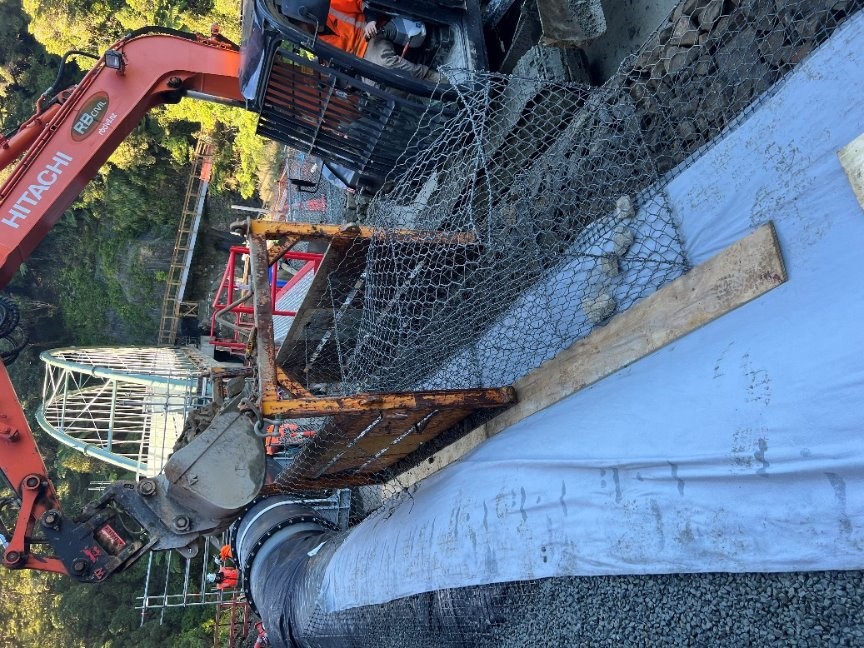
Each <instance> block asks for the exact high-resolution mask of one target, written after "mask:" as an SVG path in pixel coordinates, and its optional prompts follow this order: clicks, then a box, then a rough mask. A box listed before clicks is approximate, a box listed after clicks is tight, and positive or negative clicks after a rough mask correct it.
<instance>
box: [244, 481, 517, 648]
mask: <svg viewBox="0 0 864 648" xmlns="http://www.w3.org/2000/svg"><path fill="white" fill-rule="evenodd" d="M231 534H232V535H231V541H232V545H233V550H234V555H235V556H236V557H237V561H238V566H239V568H240V570H241V572H242V574H243V579H244V581H243V582H244V587H245V590H246V597H247V600H248V601H249V602H250V604H251V605H252V607H253V608H254V609H255V611H256V612H257V613H258V615H259V616H260V617H261V620H262V621H263V623H264V627H265V629H266V630H267V635H268V638H269V640H270V643H271V645H272V646H273V647H274V648H346V647H348V648H352V647H359V646H363V647H365V646H376V647H377V646H385V645H386V646H400V648H412V647H414V646H423V647H424V648H425V647H428V646H430V645H434V646H436V647H458V648H464V647H468V646H473V645H475V642H476V640H477V638H478V637H482V636H483V635H484V634H485V633H487V632H488V631H489V629H490V628H493V627H495V626H496V625H500V624H501V623H502V622H503V620H504V618H505V615H506V610H507V609H508V608H509V604H508V584H506V583H504V584H493V585H487V586H472V587H466V588H459V589H455V590H452V589H451V590H438V591H433V592H424V593H421V594H417V595H414V596H409V597H406V598H402V599H397V600H394V601H390V602H388V603H382V604H380V605H370V606H364V607H358V608H349V609H346V610H342V611H339V612H327V611H326V610H325V609H323V608H322V607H321V606H320V605H319V603H320V601H319V593H320V592H321V586H322V583H323V580H324V573H325V571H326V569H327V566H328V564H329V563H330V560H331V558H332V557H333V555H334V553H336V552H337V551H338V550H339V548H340V547H341V546H342V544H343V541H344V539H345V538H346V537H347V535H348V532H340V531H338V530H337V529H336V527H335V526H334V525H333V523H331V522H330V521H328V520H327V519H325V518H323V517H322V516H321V515H320V514H318V513H316V512H315V511H314V510H312V509H310V508H308V507H305V506H302V505H299V504H297V503H296V500H292V499H291V497H289V496H287V495H278V496H275V497H269V498H266V499H263V500H260V501H259V502H257V503H255V504H254V505H253V506H252V507H251V508H250V509H249V510H248V511H247V512H246V513H245V514H244V515H243V517H241V518H240V519H239V520H238V521H237V522H236V523H235V525H234V527H232V531H231ZM369 578H375V575H374V574H370V575H369ZM356 586H357V587H362V583H357V584H356ZM430 641H433V642H434V643H430Z"/></svg>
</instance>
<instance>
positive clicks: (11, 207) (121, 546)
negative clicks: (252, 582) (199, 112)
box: [0, 28, 264, 582]
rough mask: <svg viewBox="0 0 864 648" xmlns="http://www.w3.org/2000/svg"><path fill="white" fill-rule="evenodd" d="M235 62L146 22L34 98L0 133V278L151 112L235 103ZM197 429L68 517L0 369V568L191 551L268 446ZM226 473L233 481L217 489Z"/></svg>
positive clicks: (253, 489)
mask: <svg viewBox="0 0 864 648" xmlns="http://www.w3.org/2000/svg"><path fill="white" fill-rule="evenodd" d="M239 65H240V52H239V48H238V47H237V46H236V45H234V44H233V43H231V42H230V41H228V40H227V39H225V38H223V37H221V36H220V35H219V34H218V32H217V31H215V30H214V32H213V34H211V36H209V37H202V36H196V35H191V34H186V33H181V32H176V31H170V30H165V29H159V28H147V29H145V30H142V31H139V32H136V33H134V34H131V35H129V36H127V37H125V38H123V39H122V40H120V41H119V42H117V43H115V44H114V45H113V46H112V47H111V48H110V49H109V50H108V51H107V52H105V54H104V55H103V56H102V57H101V58H100V59H99V61H98V63H97V64H96V66H95V67H94V68H93V69H92V70H90V72H89V73H87V74H86V75H85V76H84V78H83V79H82V80H81V81H80V83H78V84H77V85H76V86H74V87H72V88H69V89H67V90H64V91H62V92H60V93H59V94H57V95H56V96H53V97H45V96H44V95H43V98H42V99H40V101H39V102H38V104H37V112H36V114H35V115H34V116H33V117H32V118H31V119H29V120H28V121H27V122H26V123H24V124H22V125H21V126H20V127H19V128H18V129H17V130H16V131H15V132H14V133H12V134H9V135H8V136H2V137H0V169H3V168H7V167H9V166H11V165H12V164H13V163H15V162H16V161H17V166H16V167H15V168H14V171H13V172H12V174H11V175H10V177H9V178H8V179H7V180H6V182H5V184H3V186H2V188H0V286H5V285H6V284H8V283H9V281H10V280H11V278H12V276H13V275H14V273H15V272H16V270H17V269H18V267H19V266H20V265H21V263H22V262H23V261H24V260H25V259H26V258H27V257H28V256H29V254H30V253H31V252H32V251H33V250H34V248H35V247H36V246H37V245H38V244H39V242H40V241H41V240H42V239H43V238H44V236H45V235H46V233H47V232H48V231H49V230H50V229H51V227H52V226H53V225H54V223H56V222H57V220H58V219H59V218H60V216H61V215H62V214H63V212H64V211H65V210H66V209H67V208H68V207H69V206H70V205H71V203H72V202H73V201H74V200H75V198H76V197H77V196H78V194H79V193H80V191H81V189H82V188H83V187H84V185H85V184H86V183H87V182H88V181H89V180H90V179H91V178H92V177H93V175H95V174H96V172H97V171H98V169H99V167H100V166H101V165H102V164H103V163H104V162H105V161H106V160H107V159H108V157H109V156H110V155H111V153H112V152H113V151H114V150H115V149H116V148H117V146H118V145H119V143H120V142H121V141H122V140H123V138H125V137H126V136H127V135H128V134H129V133H130V131H131V130H132V129H133V128H134V127H135V126H136V125H137V124H138V122H139V121H140V120H141V118H142V117H143V116H144V114H145V112H146V111H147V110H149V109H150V108H152V107H154V106H157V105H160V104H164V103H170V102H177V101H179V100H180V99H181V98H182V97H188V96H195V97H199V98H202V99H213V100H216V101H220V102H223V103H224V102H228V103H232V104H235V105H238V106H241V107H244V106H245V101H244V100H243V97H242V95H241V93H240V87H239V82H238V68H239ZM0 315H2V319H3V321H2V322H0V329H3V333H4V334H8V332H9V331H8V330H7V329H10V330H11V328H13V326H14V325H15V324H16V323H17V320H18V316H17V313H16V312H15V311H14V308H13V306H12V303H11V302H9V301H8V300H5V299H4V300H3V308H2V309H0ZM202 437H207V439H203V440H201V441H200V442H199V443H196V442H195V441H193V442H192V443H190V444H189V445H188V446H186V447H185V448H183V449H182V450H180V451H178V452H176V453H175V454H174V456H173V457H172V458H171V460H169V462H168V465H166V467H165V470H164V472H163V473H162V474H160V475H159V476H158V477H155V478H151V479H144V480H142V481H139V482H137V483H134V482H118V483H116V484H114V485H112V486H111V487H109V488H108V489H107V490H106V491H105V492H104V494H103V495H102V497H101V498H100V499H99V500H98V501H96V502H93V503H92V504H90V505H88V506H87V507H86V509H85V510H84V512H83V513H82V514H81V515H80V516H77V517H75V518H74V519H73V518H71V517H67V516H65V515H64V513H63V512H62V511H61V508H60V504H59V501H58V498H57V494H56V492H55V489H54V486H53V485H52V483H51V481H50V479H49V478H48V474H47V471H46V468H45V464H44V461H43V460H42V457H41V455H40V454H39V451H38V449H37V447H36V444H35V442H34V439H33V435H32V433H31V430H30V427H29V425H28V423H27V419H26V418H25V415H24V412H23V411H22V409H21V405H20V403H19V401H18V399H17V397H16V395H15V391H14V389H13V387H12V384H11V382H10V380H9V375H8V373H7V371H6V368H5V366H3V365H2V364H0V471H2V474H3V477H4V478H5V480H6V482H7V483H8V486H9V487H10V488H11V490H12V491H14V493H15V496H14V497H11V498H7V499H6V500H4V505H6V506H11V507H13V508H17V509H18V516H17V521H16V523H15V526H14V529H9V530H7V529H5V528H4V529H2V530H0V532H2V535H3V540H4V545H5V546H4V549H5V551H4V555H3V563H4V564H5V566H6V567H9V568H12V569H21V568H30V569H39V570H45V571H51V572H57V573H64V574H69V575H70V576H72V577H73V578H75V579H77V580H79V581H83V582H98V581H102V580H104V579H106V578H108V577H109V576H110V575H111V574H113V573H115V572H118V571H121V570H123V569H124V568H125V567H127V566H128V565H130V564H131V563H132V562H134V561H135V560H136V559H137V558H139V557H140V556H141V555H143V554H144V553H146V552H147V551H149V550H153V549H171V548H173V549H178V550H180V551H181V552H185V553H186V554H187V555H191V554H193V553H194V552H195V550H196V549H195V546H196V545H195V541H196V540H197V539H198V538H199V537H200V536H201V535H204V534H208V533H213V532H216V531H219V530H221V529H224V528H225V527H226V526H227V525H228V524H229V523H230V522H231V521H232V520H233V519H234V518H235V517H236V514H237V512H238V511H239V510H240V509H242V507H243V506H245V505H246V504H247V503H248V501H250V500H251V499H252V498H253V497H254V496H255V495H256V494H257V492H258V491H259V490H260V488H261V485H262V483H263V479H264V450H263V447H262V444H261V441H260V439H258V438H257V437H256V436H255V434H254V430H253V429H252V424H251V422H250V421H249V420H248V419H247V418H246V417H245V416H244V415H241V414H239V413H237V412H235V413H233V414H226V415H222V416H221V417H217V418H216V419H215V420H214V422H213V425H212V426H211V427H210V428H208V430H207V431H205V432H204V433H203V434H202V435H201V437H199V439H202ZM250 458H251V459H250ZM238 462H239V463H241V464H242V467H241V469H240V470H239V472H238V470H237V466H235V463H238ZM226 474H231V475H237V477H236V478H235V479H234V480H229V481H230V482H231V483H225V480H224V475H226ZM208 475H220V476H221V477H220V480H219V481H218V482H216V481H215V480H213V481H211V480H210V479H209V478H208Z"/></svg>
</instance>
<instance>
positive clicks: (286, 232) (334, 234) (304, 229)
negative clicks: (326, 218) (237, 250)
mask: <svg viewBox="0 0 864 648" xmlns="http://www.w3.org/2000/svg"><path fill="white" fill-rule="evenodd" d="M248 233H249V234H250V235H257V236H263V237H265V238H268V239H278V238H282V237H296V238H298V239H300V240H303V241H308V240H316V239H317V240H321V239H324V240H339V239H343V240H354V239H371V238H372V237H374V236H387V237H388V238H396V239H403V240H408V241H416V242H417V243H437V244H450V245H470V244H472V243H476V242H477V237H476V236H475V235H474V234H473V233H472V232H436V231H428V230H410V229H394V230H387V229H383V228H376V227H366V226H362V225H319V224H313V223H285V222H282V221H267V220H254V221H251V222H250V223H249V224H248Z"/></svg>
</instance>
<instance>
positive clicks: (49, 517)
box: [42, 510, 60, 529]
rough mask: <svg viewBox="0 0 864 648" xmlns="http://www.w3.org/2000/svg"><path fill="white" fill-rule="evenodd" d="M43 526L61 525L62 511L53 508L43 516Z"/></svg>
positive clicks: (50, 527)
mask: <svg viewBox="0 0 864 648" xmlns="http://www.w3.org/2000/svg"><path fill="white" fill-rule="evenodd" d="M42 526H44V527H48V528H49V529H56V528H58V527H59V526H60V511H55V510H51V511H48V512H46V513H45V515H43V516H42Z"/></svg>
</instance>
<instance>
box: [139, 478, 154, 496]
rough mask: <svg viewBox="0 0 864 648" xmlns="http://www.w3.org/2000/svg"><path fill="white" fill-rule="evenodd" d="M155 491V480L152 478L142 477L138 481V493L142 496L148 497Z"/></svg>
mask: <svg viewBox="0 0 864 648" xmlns="http://www.w3.org/2000/svg"><path fill="white" fill-rule="evenodd" d="M155 492H156V482H154V481H153V480H152V479H142V480H141V481H140V482H138V493H139V494H141V495H142V496H144V497H150V496H151V495H153V494H154V493H155Z"/></svg>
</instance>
